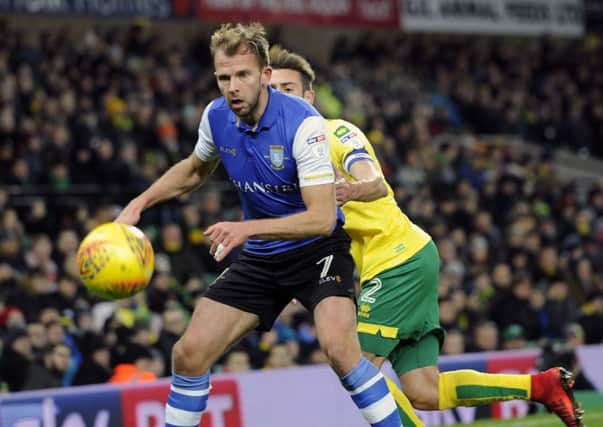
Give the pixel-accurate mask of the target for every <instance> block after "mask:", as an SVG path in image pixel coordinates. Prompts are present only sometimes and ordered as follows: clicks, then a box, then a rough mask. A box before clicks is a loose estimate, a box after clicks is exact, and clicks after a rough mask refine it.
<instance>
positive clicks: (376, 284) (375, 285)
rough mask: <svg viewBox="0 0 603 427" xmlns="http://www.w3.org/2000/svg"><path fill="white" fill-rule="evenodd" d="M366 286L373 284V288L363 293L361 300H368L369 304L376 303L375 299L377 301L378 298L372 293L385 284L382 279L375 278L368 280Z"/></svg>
mask: <svg viewBox="0 0 603 427" xmlns="http://www.w3.org/2000/svg"><path fill="white" fill-rule="evenodd" d="M365 286H367V287H368V286H372V287H371V289H369V290H368V291H366V292H364V293H362V296H361V297H360V301H362V302H366V303H369V304H374V303H375V301H377V299H376V298H374V297H373V296H372V295H373V294H374V293H375V292H377V291H378V290H379V289H381V286H383V283H381V280H380V279H373V280H371V281H370V282H368V283H367V284H366V285H365Z"/></svg>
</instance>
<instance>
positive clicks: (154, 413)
mask: <svg viewBox="0 0 603 427" xmlns="http://www.w3.org/2000/svg"><path fill="white" fill-rule="evenodd" d="M169 390H170V386H169V384H166V383H160V384H155V385H148V384H146V385H145V384H143V385H141V386H139V387H128V388H126V389H124V390H123V391H122V395H121V405H122V414H123V425H124V426H128V427H159V426H163V422H164V421H163V420H164V411H165V402H166V400H167V396H168V392H169ZM242 426H243V420H242V415H241V398H240V393H239V389H238V386H237V382H236V380H231V379H223V380H215V381H212V383H211V392H210V398H209V402H208V406H207V410H206V411H205V413H204V414H203V420H202V421H201V427H242Z"/></svg>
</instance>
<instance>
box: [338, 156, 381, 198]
mask: <svg viewBox="0 0 603 427" xmlns="http://www.w3.org/2000/svg"><path fill="white" fill-rule="evenodd" d="M348 172H349V174H350V175H351V176H352V177H353V178H354V179H355V181H354V182H350V181H347V180H346V179H345V177H344V176H343V174H341V173H340V172H339V170H336V173H337V181H336V183H335V185H336V190H335V197H336V199H337V205H338V206H341V205H343V204H344V203H346V202H348V201H350V200H353V201H359V202H372V201H373V200H377V199H380V198H382V197H385V196H387V184H386V183H385V179H384V178H383V176H382V175H381V173H380V172H379V170H378V169H377V168H376V167H375V164H374V163H373V161H372V159H367V160H358V161H356V162H354V163H353V164H352V165H351V166H350V167H349V170H348Z"/></svg>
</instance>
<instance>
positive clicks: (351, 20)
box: [196, 0, 400, 28]
mask: <svg viewBox="0 0 603 427" xmlns="http://www.w3.org/2000/svg"><path fill="white" fill-rule="evenodd" d="M196 2H197V3H196V11H197V15H198V17H199V19H200V20H213V21H259V22H262V23H277V24H306V25H352V26H367V27H379V28H385V27H391V28H399V19H400V18H399V13H398V2H397V0H196Z"/></svg>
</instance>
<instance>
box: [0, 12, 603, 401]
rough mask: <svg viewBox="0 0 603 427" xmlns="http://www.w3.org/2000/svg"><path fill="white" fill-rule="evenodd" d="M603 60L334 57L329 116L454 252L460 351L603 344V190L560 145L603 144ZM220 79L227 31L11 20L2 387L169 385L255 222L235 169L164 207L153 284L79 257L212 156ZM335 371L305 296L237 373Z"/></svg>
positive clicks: (156, 217)
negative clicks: (359, 142) (216, 55)
mask: <svg viewBox="0 0 603 427" xmlns="http://www.w3.org/2000/svg"><path fill="white" fill-rule="evenodd" d="M601 49H602V48H601V44H600V42H599V41H598V40H597V39H591V38H586V39H583V40H580V41H570V42H559V41H556V42H553V41H550V40H544V39H533V40H530V41H529V42H527V43H525V44H524V43H519V42H518V41H516V40H488V39H486V40H485V41H484V40H477V39H471V38H447V39H438V38H433V37H426V36H422V37H408V38H404V39H400V40H398V39H396V40H390V41H383V40H378V39H376V38H373V37H371V36H368V37H363V38H362V39H361V41H360V42H358V43H352V42H351V41H350V40H349V39H342V40H340V41H339V42H338V43H337V44H336V45H335V47H334V49H333V57H332V61H331V64H330V66H329V67H328V68H327V67H324V66H317V69H318V71H319V73H318V74H319V79H318V80H319V82H318V85H317V87H316V91H317V95H318V105H319V107H320V109H321V110H322V111H323V112H324V113H325V115H326V116H332V117H333V116H340V117H344V118H347V119H349V120H351V121H353V122H355V123H357V124H359V125H360V126H361V127H362V128H363V129H364V130H365V131H366V133H367V136H368V137H369V139H370V140H371V141H372V142H373V143H374V145H375V147H376V149H377V152H378V154H379V156H380V158H381V159H382V162H383V169H384V173H385V174H386V176H387V178H388V180H389V181H390V183H391V184H392V187H393V188H394V191H395V194H396V199H397V200H398V202H399V204H400V206H401V207H402V209H403V210H404V211H405V212H406V213H407V214H408V215H409V216H410V218H411V219H412V220H413V221H414V222H416V223H417V224H418V225H420V226H422V227H424V228H425V229H426V230H427V231H428V232H429V233H430V234H431V235H432V236H433V238H434V240H435V241H436V243H437V245H438V248H439V251H440V256H441V259H442V269H441V286H440V318H441V322H442V324H443V325H444V326H445V327H446V328H447V330H448V331H449V333H448V337H447V340H446V342H445V345H444V353H445V354H459V353H463V352H469V351H489V350H497V349H517V348H525V347H529V346H536V345H551V343H556V345H561V346H562V347H563V348H568V349H572V348H574V347H575V346H576V345H580V344H582V343H588V344H592V343H601V342H603V328H601V325H602V324H603V180H601V181H599V182H593V183H590V184H589V186H588V187H587V188H586V189H584V187H583V186H576V185H575V184H574V183H571V182H569V183H568V182H561V181H560V180H559V179H558V178H557V176H556V175H555V173H554V169H553V165H552V160H551V156H550V155H549V154H550V148H551V147H552V146H568V147H570V148H573V149H576V150H581V152H582V153H583V154H594V155H600V154H601V152H600V150H601V144H600V141H602V140H603V73H600V70H601V63H600V62H601V60H602V58H603V55H601V53H602V52H601ZM367 64H370V66H367ZM211 70H212V68H211V64H210V58H209V52H208V48H207V41H206V40H205V39H202V41H199V42H194V41H193V42H191V43H190V44H180V45H178V46H172V45H170V46H165V45H164V44H162V43H161V42H160V39H159V36H158V35H157V34H154V33H153V32H152V31H150V29H149V28H148V26H147V24H146V23H143V22H140V23H138V24H136V25H133V26H131V27H130V28H128V29H125V28H116V29H113V30H111V31H100V30H93V29H90V30H88V31H87V32H86V33H85V34H75V33H70V32H69V31H66V30H61V31H59V30H53V31H48V32H44V33H41V34H37V33H35V32H28V31H17V30H15V29H14V28H12V27H11V26H10V25H8V24H7V23H3V24H2V25H0V383H1V384H2V390H4V391H6V390H10V391H18V390H25V389H37V388H45V387H58V386H66V385H70V384H90V383H101V382H107V381H124V382H128V381H134V380H140V381H142V380H147V379H153V378H156V377H158V376H164V375H167V374H168V373H169V366H170V352H171V347H172V346H173V344H174V343H175V341H176V340H177V339H178V337H179V335H180V334H181V333H182V332H183V331H184V328H185V326H186V322H187V320H188V317H189V315H190V312H191V310H192V308H193V304H194V301H195V299H196V298H197V297H198V296H199V295H200V294H201V293H202V292H203V291H204V289H206V287H207V286H208V284H209V283H211V281H212V280H213V278H215V277H216V275H217V274H219V272H220V271H221V270H222V269H223V268H224V267H225V265H227V263H228V260H226V261H225V262H223V263H220V264H217V263H216V262H215V261H214V260H213V258H212V257H210V256H209V254H208V249H209V246H208V242H206V241H205V240H204V238H203V230H204V229H205V227H207V226H208V225H211V224H212V223H214V222H215V221H217V220H221V219H237V218H240V215H241V212H240V209H239V208H238V201H237V199H236V197H235V195H234V194H235V193H234V192H233V190H232V189H231V188H230V186H229V183H227V182H226V180H225V176H224V174H223V173H222V172H220V173H218V175H217V177H215V178H214V179H213V180H212V181H211V182H210V183H209V184H208V185H207V186H206V187H204V189H203V190H202V191H200V192H197V193H195V194H193V195H192V196H190V197H189V198H185V199H182V200H179V201H176V202H171V203H168V204H165V205H162V206H158V207H154V208H152V209H151V210H149V211H148V212H147V213H145V215H144V217H143V219H142V221H141V224H140V226H141V228H143V229H144V230H145V232H146V233H147V234H148V236H149V237H150V238H151V240H152V242H153V246H154V248H155V251H156V269H155V275H154V277H153V279H152V282H151V284H150V286H149V287H148V288H147V290H146V292H143V293H140V294H138V295H136V296H134V297H133V298H130V299H126V300H120V301H116V302H107V301H103V300H99V299H96V298H94V297H92V296H90V295H89V294H88V293H87V291H86V290H85V288H84V286H83V285H82V284H81V282H80V281H79V276H78V268H77V265H76V261H75V252H76V250H77V247H78V244H79V241H80V239H81V238H82V237H83V236H84V235H85V234H86V232H88V231H89V230H91V229H92V228H93V227H94V226H95V225H98V224H100V223H103V222H106V221H111V220H112V219H113V218H115V216H116V214H117V212H118V211H119V207H120V206H121V205H123V203H125V202H126V201H127V200H128V199H129V198H130V197H131V196H132V195H134V194H137V193H138V192H140V191H141V190H142V189H144V188H145V187H146V186H147V185H148V184H149V183H150V182H152V181H153V180H154V179H155V178H156V177H158V176H159V175H160V174H161V173H162V172H163V171H165V169H166V168H167V167H168V166H169V165H171V164H172V163H174V162H176V161H178V160H179V159H181V158H182V157H183V156H186V155H188V154H189V153H190V152H191V150H192V147H193V145H194V143H195V141H196V136H197V126H198V121H199V118H200V116H201V112H202V109H203V107H204V106H205V105H206V104H207V102H208V101H209V100H211V99H212V98H214V97H216V96H217V94H218V92H217V89H216V88H215V81H214V78H213V75H212V72H211ZM484 134H507V135H511V136H520V137H523V138H526V139H529V140H532V141H535V142H540V143H541V144H543V145H542V146H543V147H545V149H544V150H543V151H542V152H541V153H539V154H529V153H532V151H533V150H528V151H526V150H523V149H522V148H521V147H517V146H516V145H513V144H511V142H510V140H511V139H512V138H509V137H506V136H497V137H494V138H484V137H483V136H477V135H484ZM486 140H487V141H488V142H486ZM597 143H598V144H597ZM598 150H599V151H598ZM208 327H211V325H208ZM323 362H325V356H324V354H322V353H321V352H320V350H319V348H318V345H317V342H316V334H315V331H314V328H313V324H312V319H311V318H310V317H309V316H308V315H307V313H306V312H305V311H304V309H303V308H302V307H301V306H299V305H295V304H290V305H289V306H288V307H287V308H286V309H285V311H284V312H283V314H282V315H281V316H280V318H279V320H278V321H277V324H276V325H275V328H274V329H273V330H272V331H270V332H267V333H261V334H260V333H256V334H252V335H251V336H249V337H248V338H246V339H244V340H243V341H242V342H241V343H240V344H239V345H238V346H237V347H236V348H234V349H232V350H231V351H230V352H229V353H228V354H227V355H226V356H224V358H223V359H222V360H221V361H220V363H219V364H218V365H217V366H216V367H215V369H216V370H217V371H220V370H223V371H229V372H238V371H244V370H249V369H261V368H264V369H270V368H280V367H287V366H293V365H296V364H308V363H323ZM570 367H571V366H570Z"/></svg>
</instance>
